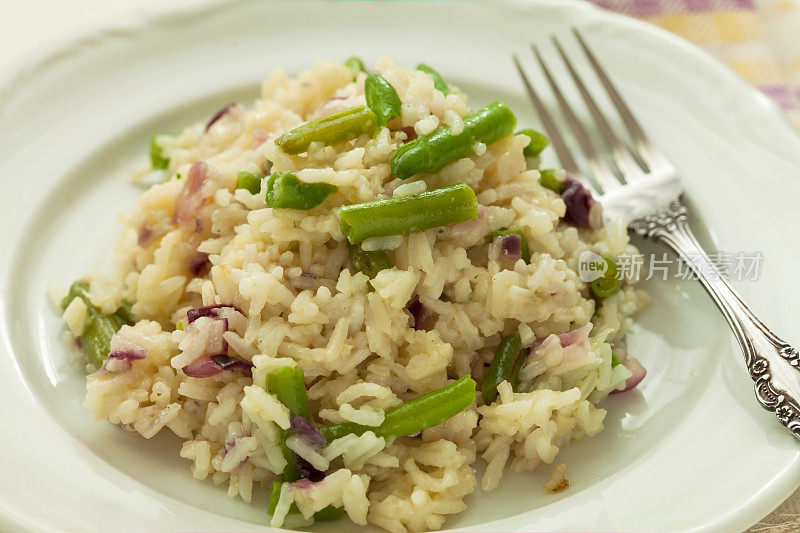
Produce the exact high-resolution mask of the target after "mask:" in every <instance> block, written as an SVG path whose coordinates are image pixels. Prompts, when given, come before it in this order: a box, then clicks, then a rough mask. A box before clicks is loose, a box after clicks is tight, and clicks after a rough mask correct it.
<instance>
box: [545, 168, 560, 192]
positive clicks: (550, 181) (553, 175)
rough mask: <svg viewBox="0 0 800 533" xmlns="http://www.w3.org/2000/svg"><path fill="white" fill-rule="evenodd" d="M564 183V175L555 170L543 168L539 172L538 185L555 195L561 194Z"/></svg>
mask: <svg viewBox="0 0 800 533" xmlns="http://www.w3.org/2000/svg"><path fill="white" fill-rule="evenodd" d="M565 183H566V174H565V173H564V171H563V170H561V169H557V168H545V169H542V170H540V171H539V184H540V185H541V186H542V187H544V188H545V189H550V190H551V191H553V192H554V193H556V194H561V191H562V190H563V189H564V184H565Z"/></svg>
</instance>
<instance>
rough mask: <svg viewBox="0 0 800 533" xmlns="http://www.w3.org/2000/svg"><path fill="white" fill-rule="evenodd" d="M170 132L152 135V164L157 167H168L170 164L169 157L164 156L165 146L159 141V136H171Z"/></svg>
mask: <svg viewBox="0 0 800 533" xmlns="http://www.w3.org/2000/svg"><path fill="white" fill-rule="evenodd" d="M169 135H170V134H168V133H159V134H158V135H153V136H152V137H150V164H151V165H152V166H153V168H155V169H162V168H167V167H168V166H169V158H168V157H164V152H163V150H164V149H163V147H162V146H161V145H160V144H159V143H158V138H159V137H162V136H169Z"/></svg>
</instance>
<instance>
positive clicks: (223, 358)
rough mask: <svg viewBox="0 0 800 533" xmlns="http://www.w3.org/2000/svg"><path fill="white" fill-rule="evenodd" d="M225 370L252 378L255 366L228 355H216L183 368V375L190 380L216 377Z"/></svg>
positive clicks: (202, 357)
mask: <svg viewBox="0 0 800 533" xmlns="http://www.w3.org/2000/svg"><path fill="white" fill-rule="evenodd" d="M223 370H231V371H239V372H242V373H243V374H245V375H247V376H251V375H252V374H253V364H252V363H250V362H248V361H245V360H244V359H240V358H238V357H231V356H229V355H228V354H215V355H204V356H201V357H198V358H197V359H195V360H194V361H192V362H191V363H189V364H188V365H186V366H185V367H183V373H184V374H186V375H187V376H189V377H190V378H207V377H211V376H216V375H217V374H219V373H220V372H222V371H223Z"/></svg>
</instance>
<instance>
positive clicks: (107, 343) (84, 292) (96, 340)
mask: <svg viewBox="0 0 800 533" xmlns="http://www.w3.org/2000/svg"><path fill="white" fill-rule="evenodd" d="M75 298H81V299H82V300H83V302H84V303H85V304H86V312H87V314H88V317H89V320H88V322H87V323H86V327H85V328H84V330H83V334H82V335H81V336H79V337H78V340H79V341H80V343H81V347H82V348H83V350H84V352H85V353H86V355H87V356H88V358H89V361H90V362H91V363H92V365H94V366H95V368H99V367H100V366H101V365H102V364H103V361H105V359H106V357H108V352H109V351H111V337H113V336H114V334H115V333H116V332H117V331H119V328H121V327H122V326H123V325H124V324H132V323H133V315H132V314H131V313H130V309H129V306H130V303H129V302H126V301H123V303H122V305H121V306H120V307H119V309H117V311H115V313H114V314H110V315H105V314H103V313H102V312H101V311H100V309H98V308H97V307H96V306H94V305H93V304H92V302H91V300H90V299H89V284H88V283H87V282H85V281H76V282H75V283H73V284H72V286H71V287H70V289H69V293H68V294H67V296H65V297H64V299H63V300H61V310H62V311H64V310H65V309H66V308H67V306H68V305H69V304H70V303H71V302H72V300H74V299H75Z"/></svg>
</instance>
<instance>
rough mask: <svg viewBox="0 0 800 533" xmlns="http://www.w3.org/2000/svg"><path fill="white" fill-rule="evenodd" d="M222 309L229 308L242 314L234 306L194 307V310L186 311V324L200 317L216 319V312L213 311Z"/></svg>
mask: <svg viewBox="0 0 800 533" xmlns="http://www.w3.org/2000/svg"><path fill="white" fill-rule="evenodd" d="M223 307H230V308H231V309H233V310H235V311H238V312H239V313H241V314H244V313H242V312H241V311H240V310H239V308H238V307H236V306H235V305H230V304H217V305H206V306H203V307H195V308H194V309H189V310H188V311H186V322H187V323H189V324H191V323H192V322H194V321H195V320H197V319H198V318H200V317H201V316H209V317H212V318H218V315H217V312H216V311H215V310H216V309H222V308H223Z"/></svg>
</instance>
